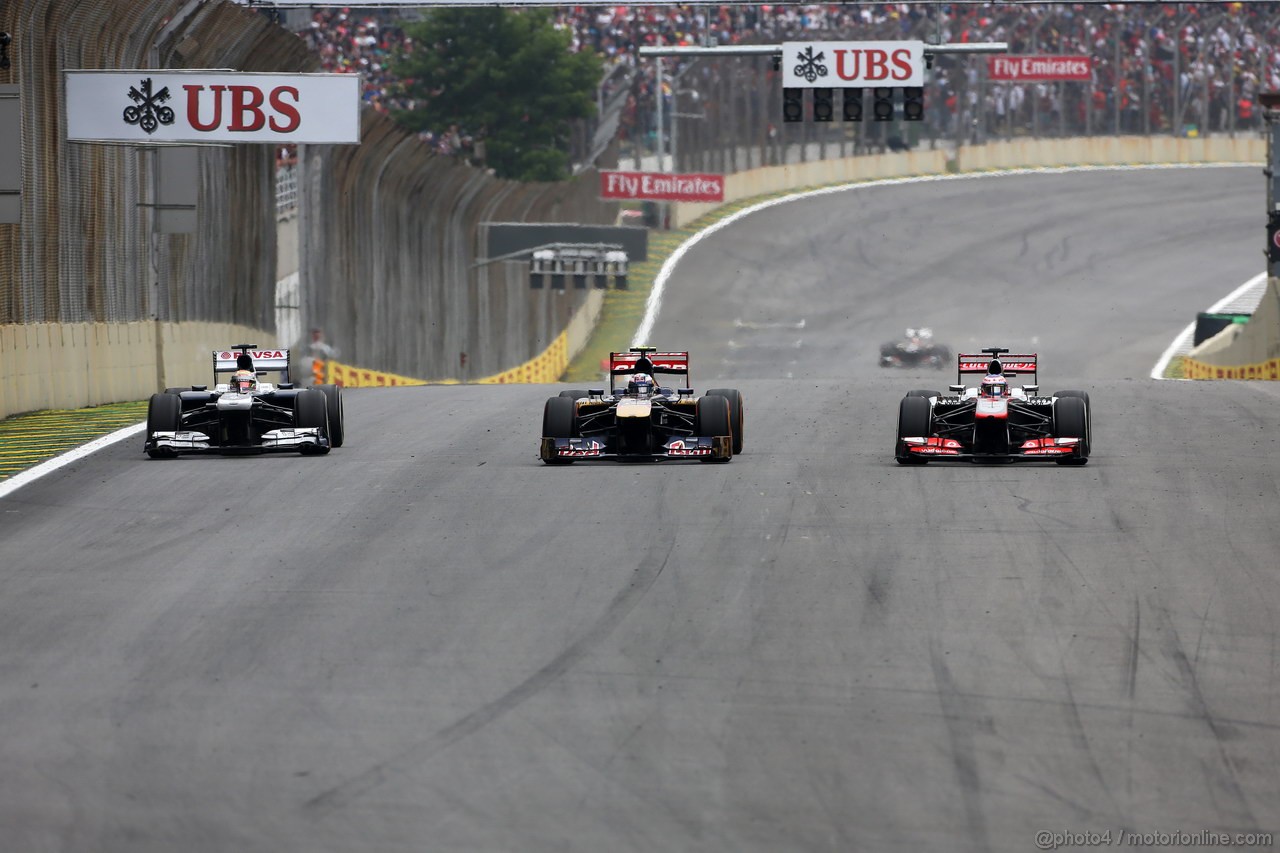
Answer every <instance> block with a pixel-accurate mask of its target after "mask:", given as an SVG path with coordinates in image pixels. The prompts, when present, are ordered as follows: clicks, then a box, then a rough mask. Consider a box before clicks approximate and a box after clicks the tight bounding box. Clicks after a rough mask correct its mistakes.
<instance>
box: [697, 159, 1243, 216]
mask: <svg viewBox="0 0 1280 853" xmlns="http://www.w3.org/2000/svg"><path fill="white" fill-rule="evenodd" d="M1266 153H1267V148H1266V140H1265V139H1263V138H1262V137H1252V136H1251V137H1247V138H1246V137H1238V138H1235V139H1230V138H1226V137H1209V138H1205V139H1175V138H1173V137H1147V136H1121V137H1115V136H1097V137H1084V138H1079V139H1027V140H1012V141H1008V142H992V143H989V144H987V145H962V146H960V147H959V148H958V149H957V151H956V154H955V158H954V161H950V160H949V156H948V154H947V153H946V152H945V151H943V150H942V149H935V150H924V151H909V152H904V153H899V154H878V155H872V156H862V157H847V158H844V159H841V160H821V161H814V162H810V163H795V164H792V165H788V166H766V167H764V168H760V169H752V170H751V171H748V172H739V173H736V174H733V175H726V176H725V182H724V183H725V186H724V200H725V202H726V203H728V202H734V201H740V200H742V199H745V198H752V197H754V196H759V195H767V194H770V193H777V192H783V191H785V190H789V189H797V188H800V187H813V186H824V185H829V184H838V183H841V182H845V181H849V182H853V181H870V180H877V179H880V178H893V177H903V176H907V175H940V174H944V173H946V172H974V171H987V170H991V169H1016V168H1023V167H1035V166H1079V165H1094V166H1103V165H1108V166H1120V165H1132V164H1137V163H1259V164H1261V163H1264V162H1265V161H1266ZM1259 180H1262V178H1261V177H1259ZM718 206H719V205H718V204H674V205H672V211H671V224H672V227H674V228H680V227H683V226H685V225H688V224H689V223H690V222H692V221H694V220H695V219H697V218H698V217H699V216H702V215H703V214H705V213H709V212H710V211H712V210H715V209H716V208H717V207H718ZM1262 213H1263V211H1259V215H1261V214H1262Z"/></svg>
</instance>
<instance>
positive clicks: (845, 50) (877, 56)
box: [782, 41, 924, 89]
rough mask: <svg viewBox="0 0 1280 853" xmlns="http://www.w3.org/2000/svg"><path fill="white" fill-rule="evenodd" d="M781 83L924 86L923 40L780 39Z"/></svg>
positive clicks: (839, 86)
mask: <svg viewBox="0 0 1280 853" xmlns="http://www.w3.org/2000/svg"><path fill="white" fill-rule="evenodd" d="M782 85H783V86H784V87H785V88H789V89H814V88H820V87H821V88H832V89H859V88H872V87H875V86H891V87H894V88H897V87H900V86H923V85H924V42H922V41H789V42H783V44H782Z"/></svg>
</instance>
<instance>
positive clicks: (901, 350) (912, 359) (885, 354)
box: [880, 329, 951, 370]
mask: <svg viewBox="0 0 1280 853" xmlns="http://www.w3.org/2000/svg"><path fill="white" fill-rule="evenodd" d="M950 363H951V350H950V349H948V348H947V347H945V346H943V345H942V344H939V343H934V340H933V330H932V329H907V332H906V334H905V335H903V336H902V338H901V339H900V340H896V341H889V342H888V343H887V344H881V345H880V366H881V367H932V368H935V369H937V370H943V369H945V368H946V366H947V365H948V364H950Z"/></svg>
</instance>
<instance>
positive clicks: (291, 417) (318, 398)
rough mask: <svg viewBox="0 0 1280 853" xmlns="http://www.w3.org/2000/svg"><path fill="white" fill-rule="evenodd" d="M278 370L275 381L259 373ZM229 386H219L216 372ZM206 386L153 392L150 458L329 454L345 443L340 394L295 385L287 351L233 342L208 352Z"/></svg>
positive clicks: (149, 421) (149, 416)
mask: <svg viewBox="0 0 1280 853" xmlns="http://www.w3.org/2000/svg"><path fill="white" fill-rule="evenodd" d="M272 372H278V373H280V375H281V377H282V381H281V382H280V383H279V384H272V383H269V382H263V381H261V380H260V379H259V377H260V376H263V375H265V374H269V373H272ZM228 373H229V374H231V377H230V380H231V381H229V382H221V383H220V382H218V378H219V376H220V375H221V374H228ZM213 379H214V383H215V384H214V387H213V390H209V387H208V386H207V385H191V386H189V387H186V388H166V389H165V392H164V393H163V394H152V395H151V403H150V406H149V407H148V409H147V439H146V443H145V444H144V445H143V450H145V451H146V453H147V455H148V456H150V457H151V458H152V459H164V458H167V457H171V456H177V455H178V454H180V453H270V452H289V451H293V452H297V453H305V454H323V453H328V452H329V450H330V449H331V448H334V447H341V446H342V442H343V439H344V427H343V415H342V393H341V389H340V388H338V386H336V385H319V386H317V387H315V388H297V387H295V386H294V385H293V383H292V382H290V381H289V351H288V350H260V349H258V348H257V345H255V344H236V345H235V346H233V347H230V348H229V349H226V350H220V351H216V352H214V353H213Z"/></svg>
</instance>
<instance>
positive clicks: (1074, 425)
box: [1053, 395, 1089, 465]
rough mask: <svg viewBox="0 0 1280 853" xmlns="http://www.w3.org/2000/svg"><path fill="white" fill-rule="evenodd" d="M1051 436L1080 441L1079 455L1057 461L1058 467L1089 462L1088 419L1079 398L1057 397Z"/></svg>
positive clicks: (1086, 411)
mask: <svg viewBox="0 0 1280 853" xmlns="http://www.w3.org/2000/svg"><path fill="white" fill-rule="evenodd" d="M1053 434H1054V436H1055V437H1057V438H1078V439H1080V445H1081V448H1080V449H1081V455H1080V456H1078V457H1076V456H1073V457H1071V458H1070V459H1059V460H1057V462H1058V464H1059V465H1084V464H1086V463H1088V461H1089V437H1088V436H1089V417H1088V410H1087V407H1086V405H1085V401H1084V399H1083V398H1081V397H1075V396H1067V397H1063V396H1061V395H1059V396H1058V399H1057V401H1056V402H1055V403H1054V404H1053Z"/></svg>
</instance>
